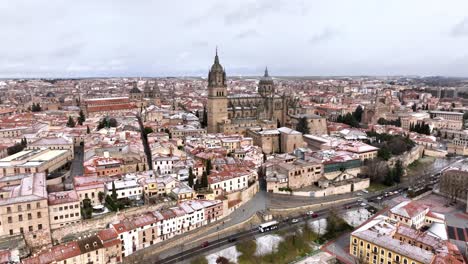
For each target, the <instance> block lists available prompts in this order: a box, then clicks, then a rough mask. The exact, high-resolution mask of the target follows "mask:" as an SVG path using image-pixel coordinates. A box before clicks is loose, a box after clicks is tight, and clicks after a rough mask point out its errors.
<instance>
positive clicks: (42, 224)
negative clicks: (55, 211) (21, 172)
mask: <svg viewBox="0 0 468 264" xmlns="http://www.w3.org/2000/svg"><path fill="white" fill-rule="evenodd" d="M10 188H11V189H10V192H9V193H8V194H7V196H4V197H3V198H2V199H0V223H1V224H0V236H12V235H17V234H28V235H29V236H31V237H32V240H33V241H34V240H35V239H36V238H37V239H41V241H42V242H39V241H38V245H41V244H42V243H43V242H46V241H44V240H43V239H44V236H42V235H36V233H37V232H43V231H47V230H50V226H49V210H48V204H47V198H48V197H47V190H46V177H45V174H43V173H36V174H31V175H29V176H26V177H24V178H22V179H21V182H20V184H19V185H15V186H11V187H10ZM46 233H47V232H46ZM45 238H47V235H46V236H45ZM48 240H49V242H50V236H49V237H48Z"/></svg>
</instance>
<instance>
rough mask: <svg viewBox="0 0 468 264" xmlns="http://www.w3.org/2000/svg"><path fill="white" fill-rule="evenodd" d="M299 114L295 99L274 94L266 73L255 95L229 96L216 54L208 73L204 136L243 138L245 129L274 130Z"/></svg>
mask: <svg viewBox="0 0 468 264" xmlns="http://www.w3.org/2000/svg"><path fill="white" fill-rule="evenodd" d="M301 113H302V109H301V108H300V106H299V99H298V98H293V97H291V96H287V95H285V94H283V95H278V94H277V93H276V89H275V84H274V82H273V79H272V78H271V77H270V76H269V74H268V69H265V74H264V75H263V77H262V78H261V79H260V82H259V84H258V94H254V95H251V94H248V95H244V94H238V95H236V94H232V95H229V94H228V91H227V85H226V72H225V71H224V68H223V66H221V64H220V63H219V57H218V52H217V51H216V55H215V58H214V63H213V65H212V66H211V69H210V71H209V73H208V103H207V115H208V120H207V126H208V127H207V129H208V133H225V134H236V133H239V134H245V132H246V131H247V129H258V128H260V129H274V128H277V127H279V126H285V125H290V116H292V115H297V114H301Z"/></svg>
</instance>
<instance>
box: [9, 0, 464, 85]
mask: <svg viewBox="0 0 468 264" xmlns="http://www.w3.org/2000/svg"><path fill="white" fill-rule="evenodd" d="M0 36H1V37H0V77H77V76H81V77H91V76H168V75H171V76H184V75H206V72H207V71H208V68H209V67H210V65H211V63H212V60H213V55H214V51H215V47H216V46H218V49H219V54H220V59H221V63H222V64H223V66H224V67H225V68H226V70H227V74H228V75H252V74H261V73H262V71H263V68H264V67H265V65H268V67H269V69H270V73H271V74H272V75H399V74H404V75H413V74H416V75H449V76H468V1H466V0H439V1H432V0H352V1H351V0H315V1H312V0H219V1H215V0H198V1H195V0H185V1H183V0H170V1H167V0H165V1H147V0H127V1H123V0H112V1H111V0H109V1H107V0H99V1H97V0H79V1H75V0H67V1H56V0H29V1H24V0H2V1H0Z"/></svg>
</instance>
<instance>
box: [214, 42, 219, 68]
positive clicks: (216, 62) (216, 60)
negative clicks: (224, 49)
mask: <svg viewBox="0 0 468 264" xmlns="http://www.w3.org/2000/svg"><path fill="white" fill-rule="evenodd" d="M214 63H215V64H219V58H218V46H216V54H215V59H214Z"/></svg>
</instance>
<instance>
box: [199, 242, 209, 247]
mask: <svg viewBox="0 0 468 264" xmlns="http://www.w3.org/2000/svg"><path fill="white" fill-rule="evenodd" d="M209 245H210V242H208V241H205V242H203V243H202V244H201V247H202V248H206V247H207V246H209Z"/></svg>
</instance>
